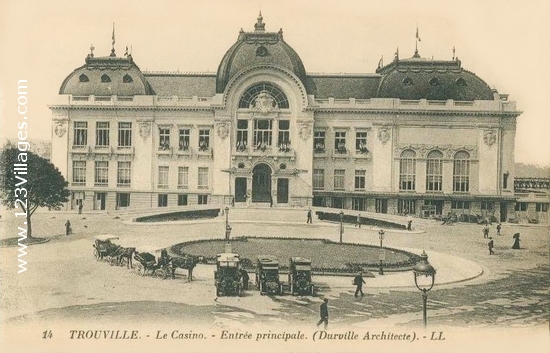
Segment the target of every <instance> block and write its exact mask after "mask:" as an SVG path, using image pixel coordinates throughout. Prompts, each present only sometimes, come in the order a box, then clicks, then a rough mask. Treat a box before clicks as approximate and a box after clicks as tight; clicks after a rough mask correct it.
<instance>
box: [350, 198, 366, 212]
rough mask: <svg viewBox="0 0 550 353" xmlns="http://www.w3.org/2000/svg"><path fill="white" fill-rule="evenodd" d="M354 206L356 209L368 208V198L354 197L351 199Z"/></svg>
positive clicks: (363, 209)
mask: <svg viewBox="0 0 550 353" xmlns="http://www.w3.org/2000/svg"><path fill="white" fill-rule="evenodd" d="M351 205H352V208H353V209H354V210H356V211H366V210H367V199H366V198H364V197H354V198H352V200H351Z"/></svg>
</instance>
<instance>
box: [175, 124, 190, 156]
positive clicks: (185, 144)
mask: <svg viewBox="0 0 550 353" xmlns="http://www.w3.org/2000/svg"><path fill="white" fill-rule="evenodd" d="M189 133H190V131H189V129H180V134H179V142H178V149H179V150H180V151H187V150H188V149H189Z"/></svg>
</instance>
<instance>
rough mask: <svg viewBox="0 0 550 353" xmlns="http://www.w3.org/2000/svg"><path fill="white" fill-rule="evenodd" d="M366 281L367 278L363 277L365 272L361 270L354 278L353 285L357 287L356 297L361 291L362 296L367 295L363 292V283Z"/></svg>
mask: <svg viewBox="0 0 550 353" xmlns="http://www.w3.org/2000/svg"><path fill="white" fill-rule="evenodd" d="M364 283H365V280H364V279H363V273H362V272H359V273H358V274H357V276H355V278H354V279H353V285H354V286H356V288H355V295H354V296H355V298H357V296H358V295H359V293H361V296H362V297H363V296H365V294H364V293H363V284H364Z"/></svg>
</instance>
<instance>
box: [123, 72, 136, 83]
mask: <svg viewBox="0 0 550 353" xmlns="http://www.w3.org/2000/svg"><path fill="white" fill-rule="evenodd" d="M122 82H124V83H132V82H134V80H133V79H132V76H130V75H128V74H126V75H124V77H122Z"/></svg>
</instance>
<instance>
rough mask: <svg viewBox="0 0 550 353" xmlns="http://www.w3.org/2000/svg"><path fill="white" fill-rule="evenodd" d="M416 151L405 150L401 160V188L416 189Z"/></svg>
mask: <svg viewBox="0 0 550 353" xmlns="http://www.w3.org/2000/svg"><path fill="white" fill-rule="evenodd" d="M415 170H416V153H415V152H414V151H412V150H405V151H403V153H401V160H400V162H399V190H415V181H416V180H415V179H416V172H415Z"/></svg>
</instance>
